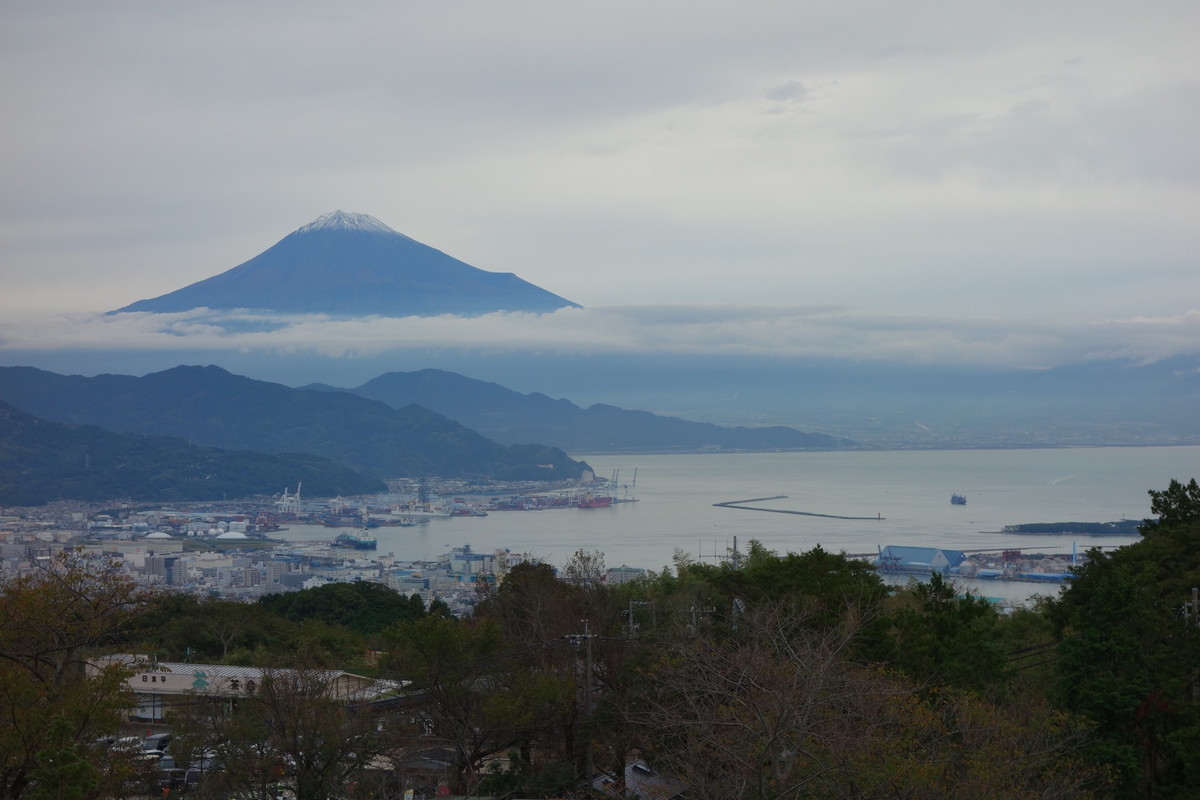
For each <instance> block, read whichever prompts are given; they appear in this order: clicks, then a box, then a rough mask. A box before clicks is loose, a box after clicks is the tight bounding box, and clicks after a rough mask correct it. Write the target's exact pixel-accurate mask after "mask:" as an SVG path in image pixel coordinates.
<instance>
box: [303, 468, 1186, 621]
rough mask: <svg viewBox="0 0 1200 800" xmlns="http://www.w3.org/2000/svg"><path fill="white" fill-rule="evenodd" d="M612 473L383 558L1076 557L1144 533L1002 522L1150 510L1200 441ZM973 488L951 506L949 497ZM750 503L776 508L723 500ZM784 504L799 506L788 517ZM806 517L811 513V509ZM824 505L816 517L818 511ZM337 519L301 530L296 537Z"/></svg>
mask: <svg viewBox="0 0 1200 800" xmlns="http://www.w3.org/2000/svg"><path fill="white" fill-rule="evenodd" d="M575 457H576V458H581V459H583V460H585V461H587V462H588V463H589V464H590V465H591V466H592V467H593V468H594V469H595V471H596V474H597V475H599V476H604V477H608V478H610V479H612V478H615V484H616V487H617V490H616V491H615V492H614V494H615V495H616V496H617V497H618V498H620V499H628V500H630V501H631V502H621V503H617V504H616V505H614V506H612V507H610V508H588V509H579V508H564V509H549V510H543V511H498V512H492V513H490V514H489V515H488V516H486V517H452V518H448V519H433V520H430V521H429V522H427V523H424V524H421V525H418V526H415V527H408V528H400V527H382V528H377V529H375V530H374V531H373V533H374V534H375V536H376V537H377V539H378V541H379V546H378V550H377V551H376V553H377V554H380V555H382V554H387V553H392V554H394V555H395V557H396V559H397V560H400V561H408V560H432V559H436V558H437V557H438V556H439V555H441V554H443V553H446V552H448V551H449V550H450V548H451V547H456V546H462V545H464V544H470V545H471V546H472V548H473V549H474V550H475V551H476V552H491V551H493V550H496V549H508V550H511V551H513V552H515V553H529V554H531V555H534V556H538V557H540V558H541V559H542V560H544V561H547V562H549V563H551V564H555V565H558V566H561V565H562V564H563V563H565V562H566V561H567V559H569V558H570V557H571V556H572V555H573V554H574V553H575V552H576V551H578V550H581V549H582V550H587V551H596V550H599V551H601V552H602V553H603V554H604V557H605V563H606V565H607V566H609V567H615V566H619V565H629V566H633V567H643V568H647V569H653V570H660V569H662V568H663V567H664V566H670V565H671V564H672V559H673V557H674V555H675V554H676V552H677V551H681V552H684V553H687V554H688V555H690V557H691V558H693V559H697V560H703V561H706V562H710V563H716V561H717V560H718V559H720V558H722V557H724V556H726V555H727V554H728V552H729V550H730V548H732V547H733V546H734V544H735V542H736V544H737V546H738V548H739V549H740V550H741V551H742V552H745V550H746V548H747V546H748V545H749V542H750V541H751V540H757V541H759V542H761V543H762V544H763V545H764V546H766V547H767V548H768V549H771V550H774V551H776V552H778V553H780V554H783V553H787V552H802V551H805V550H809V549H811V548H813V547H815V546H817V545H820V546H821V547H823V548H825V549H826V550H830V551H833V552H845V553H848V554H874V553H876V552H877V551H878V549H879V548H881V547H886V546H887V545H904V546H917V547H938V548H947V549H954V550H964V551H999V550H1013V549H1016V550H1022V551H1024V552H1027V553H1060V554H1069V553H1071V552H1072V550H1073V549H1076V550H1078V552H1079V553H1082V552H1083V551H1085V550H1086V549H1087V548H1090V547H1093V546H1102V547H1106V548H1108V547H1114V546H1118V545H1121V544H1128V543H1130V542H1132V541H1136V537H1111V536H1102V537H1086V536H1085V537H1079V536H1075V537H1072V536H1058V535H1020V534H1010V533H1003V532H1002V529H1003V528H1004V526H1006V525H1012V524H1018V523H1031V522H1109V521H1116V520H1122V519H1136V520H1141V519H1145V518H1148V517H1150V516H1151V514H1150V496H1149V494H1148V491H1149V490H1152V489H1153V490H1161V489H1165V488H1166V487H1167V485H1168V484H1169V482H1170V481H1171V479H1178V480H1180V481H1186V480H1189V479H1191V478H1192V477H1194V476H1198V475H1200V447H1108V448H1105V447H1097V448H1065V449H1034V450H1018V449H1011V450H919V451H918V450H897V451H854V452H822V453H722V454H716V453H713V454H686V455H636V456H634V455H619V456H618V455H598V456H588V455H577V456H575ZM952 493H959V494H962V495H964V496H965V497H966V499H967V502H966V504H965V505H953V504H951V502H950V495H951V494H952ZM757 498H772V499H761V500H757V501H756V502H753V503H749V504H748V505H752V506H755V507H758V508H769V509H774V510H773V511H764V510H748V509H744V508H730V507H722V506H717V505H714V504H716V503H726V502H731V501H744V500H752V499H757ZM783 512H803V513H802V514H799V513H783ZM810 515H812V516H810ZM816 515H821V516H816ZM336 533H337V531H336V530H330V529H328V528H322V527H317V526H292V527H291V528H290V530H289V531H287V532H285V533H283V534H282V537H283V538H286V539H292V540H297V541H299V540H305V539H321V538H331V537H332V536H334V535H336ZM979 584H980V585H978V586H974V585H973V586H969V587H968V588H973V589H977V590H978V591H980V592H981V593H983V594H985V595H989V596H997V597H1001V598H1004V599H1011V600H1020V599H1023V598H1026V597H1028V596H1029V595H1031V594H1034V593H1041V594H1054V593H1056V592H1057V588H1056V587H1046V586H1042V585H1036V584H1035V585H1028V584H1023V583H1018V582H995V581H988V582H979Z"/></svg>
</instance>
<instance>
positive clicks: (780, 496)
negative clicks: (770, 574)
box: [713, 494, 886, 521]
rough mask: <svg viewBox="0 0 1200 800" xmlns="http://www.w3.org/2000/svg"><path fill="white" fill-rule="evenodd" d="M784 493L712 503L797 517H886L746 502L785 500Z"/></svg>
mask: <svg viewBox="0 0 1200 800" xmlns="http://www.w3.org/2000/svg"><path fill="white" fill-rule="evenodd" d="M786 499H787V495H786V494H776V495H772V496H771V497H751V498H749V499H748V500H726V501H725V502H724V503H713V505H714V506H716V507H717V508H736V509H739V510H741V511H766V512H769V513H771V514H795V515H796V516H799V517H821V518H822V519H853V520H877V521H879V520H883V519H886V518H885V517H884V516H882V515H880V514H876V515H875V516H873V517H847V516H842V515H840V514H819V513H817V512H816V511H794V510H792V509H790V508H765V507H763V506H751V505H746V504H747V503H765V502H767V501H769V500H786Z"/></svg>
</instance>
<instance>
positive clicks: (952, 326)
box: [0, 306, 1200, 368]
mask: <svg viewBox="0 0 1200 800" xmlns="http://www.w3.org/2000/svg"><path fill="white" fill-rule="evenodd" d="M479 347H484V348H487V349H489V350H492V351H497V352H499V351H537V352H553V353H560V354H561V353H585V354H586V353H659V354H670V353H677V354H687V355H705V354H711V355H723V356H729V355H739V354H744V355H755V356H774V357H781V358H837V359H853V360H885V361H894V362H901V363H905V362H906V363H916V364H920V363H929V364H939V365H944V366H954V365H962V366H991V367H1023V368H1046V367H1052V366H1058V365H1061V364H1069V363H1076V362H1080V361H1087V360H1095V359H1123V360H1129V361H1133V362H1138V363H1145V362H1153V361H1157V360H1161V359H1164V358H1168V357H1170V356H1174V355H1181V354H1197V353H1200V311H1194V310H1193V311H1189V312H1187V313H1184V314H1180V315H1176V316H1172V317H1131V318H1128V319H1120V320H1109V321H1101V322H1082V323H1081V322H1077V321H1070V320H1060V321H1045V322H1031V323H1027V324H1024V325H1014V324H1013V323H1012V322H1011V321H1010V320H989V319H961V318H960V319H952V318H931V317H901V316H873V317H868V316H864V315H861V314H854V313H850V312H848V311H846V310H844V309H838V308H830V307H812V308H773V307H733V306H724V307H716V306H709V307H684V306H667V307H609V308H595V309H573V308H572V309H562V310H560V311H557V312H555V313H553V314H545V315H538V314H489V315H486V316H481V317H473V318H462V317H452V316H441V317H404V318H383V317H367V318H358V319H336V318H330V317H325V316H319V315H311V316H293V317H280V316H271V315H263V314H256V313H250V312H244V313H220V314H217V313H210V312H205V311H199V310H198V311H195V312H189V313H180V314H150V313H127V314H110V315H99V314H72V315H61V316H56V317H39V318H30V319H25V320H11V319H10V320H7V321H4V322H0V358H3V354H4V353H5V352H6V351H9V352H20V353H29V352H37V351H51V350H76V351H78V350H94V351H96V352H97V360H98V363H102V361H103V358H102V355H103V352H104V351H147V352H150V351H171V352H180V353H186V352H187V351H205V352H214V351H215V352H220V351H225V352H237V353H251V352H253V353H259V354H263V355H269V354H272V353H279V354H286V353H304V354H313V355H319V356H324V357H327V358H330V359H356V358H370V357H374V356H378V355H380V354H382V353H387V352H392V351H403V350H438V349H453V348H479Z"/></svg>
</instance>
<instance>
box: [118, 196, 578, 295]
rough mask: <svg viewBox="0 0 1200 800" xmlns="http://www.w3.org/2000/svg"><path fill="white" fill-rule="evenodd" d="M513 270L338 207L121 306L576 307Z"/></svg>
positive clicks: (365, 215) (367, 215) (369, 216)
mask: <svg viewBox="0 0 1200 800" xmlns="http://www.w3.org/2000/svg"><path fill="white" fill-rule="evenodd" d="M576 305H577V304H576V303H572V302H571V301H570V300H565V299H563V298H562V297H559V296H558V295H556V294H552V293H550V292H548V291H546V290H545V289H541V288H539V287H537V286H534V285H533V284H531V283H529V282H527V281H524V280H521V279H520V278H518V277H517V276H516V275H514V274H512V273H511V272H486V271H484V270H481V269H477V268H475V267H472V266H471V265H470V264H467V263H464V262H462V261H459V260H458V259H456V258H453V257H451V256H448V255H446V254H445V253H443V252H441V251H440V250H435V249H434V248H432V247H429V246H427V245H424V244H421V243H420V242H418V241H416V240H415V239H410V238H409V237H407V236H405V235H404V234H402V233H400V232H398V231H395V230H393V229H392V228H390V227H388V226H387V225H385V224H384V223H382V222H380V221H379V220H377V219H375V217H372V216H371V215H369V214H352V213H347V212H345V211H334V212H331V213H329V214H322V215H321V216H320V217H318V218H317V219H315V220H313V221H312V222H310V223H309V224H307V225H305V226H303V227H301V228H299V229H297V230H295V231H293V232H292V233H290V234H288V235H287V236H285V237H284V238H283V239H282V240H280V241H279V242H278V243H276V244H275V245H274V246H273V247H271V248H269V249H268V250H265V251H263V252H262V253H259V254H258V255H257V256H255V257H254V258H252V259H250V260H249V261H247V262H245V263H244V264H241V265H239V266H236V267H234V268H233V269H231V270H228V271H226V272H222V273H221V274H219V275H214V276H213V277H211V278H207V279H205V280H202V281H199V282H197V283H193V284H191V285H190V286H185V287H183V288H182V289H177V290H175V291H173V292H170V293H168V294H164V295H161V296H159V297H155V298H152V299H149V300H139V301H137V302H136V303H131V304H130V305H127V306H125V307H124V308H121V309H118V311H154V312H160V313H165V312H177V311H190V310H191V309H193V308H201V307H204V308H211V309H220V310H228V309H235V308H244V309H260V310H265V311H274V312H280V313H286V314H333V315H338V316H368V315H379V316H385V317H406V316H430V315H436V314H455V315H460V316H473V315H478V314H487V313H489V312H492V311H528V312H535V313H544V312H549V311H554V310H556V309H559V308H564V307H567V306H576Z"/></svg>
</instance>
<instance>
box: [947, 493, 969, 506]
mask: <svg viewBox="0 0 1200 800" xmlns="http://www.w3.org/2000/svg"><path fill="white" fill-rule="evenodd" d="M950 502H951V503H952V504H953V505H956V506H965V505H966V504H967V496H966V495H965V494H958V493H957V492H956V493H954V494H952V495H950Z"/></svg>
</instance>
